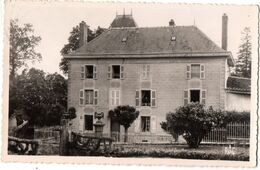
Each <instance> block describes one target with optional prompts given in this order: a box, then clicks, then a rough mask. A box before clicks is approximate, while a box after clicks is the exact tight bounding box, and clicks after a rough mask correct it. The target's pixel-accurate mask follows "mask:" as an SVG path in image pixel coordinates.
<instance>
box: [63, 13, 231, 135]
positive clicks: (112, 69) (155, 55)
mask: <svg viewBox="0 0 260 170" xmlns="http://www.w3.org/2000/svg"><path fill="white" fill-rule="evenodd" d="M227 21H228V17H227V15H225V14H224V15H223V16H222V48H220V47H219V46H218V45H216V44H215V43H214V42H213V41H212V40H210V39H209V37H207V36H206V35H205V34H204V33H203V32H202V31H201V30H200V29H199V28H197V27H196V26H194V25H193V26H177V25H175V23H174V21H173V20H170V22H169V25H168V24H167V25H168V26H162V27H138V26H137V25H136V22H135V21H134V19H133V17H132V15H117V16H116V18H115V19H114V21H113V22H112V24H111V26H110V28H109V29H108V30H107V31H105V32H104V33H102V34H101V35H100V36H98V37H97V38H95V39H94V40H92V41H90V42H87V25H86V23H85V22H81V24H80V35H81V37H80V44H81V47H80V48H79V49H78V50H76V51H74V52H72V53H70V54H69V55H66V56H65V57H66V58H67V59H69V75H68V106H69V107H71V106H73V107H75V108H76V110H77V118H76V119H74V120H73V125H72V126H73V129H74V130H75V131H78V132H82V133H93V132H94V127H93V123H94V122H95V119H94V113H95V112H104V114H105V116H104V120H103V121H104V122H105V126H104V133H107V134H110V133H111V132H118V133H124V131H123V128H122V127H120V126H119V124H118V123H117V122H113V121H112V120H111V119H110V118H109V116H108V111H109V110H110V109H113V108H114V107H116V106H117V105H132V106H135V107H136V108H137V109H138V110H139V111H140V115H139V117H138V119H137V120H135V122H134V123H133V124H132V125H131V127H130V128H129V133H135V134H140V135H149V134H153V135H156V134H163V133H165V132H164V131H163V130H162V128H161V126H160V123H161V122H162V121H165V117H166V113H168V112H169V111H174V110H175V109H176V108H177V107H179V106H181V105H185V104H187V103H189V102H200V103H203V104H205V105H206V107H208V106H212V107H213V108H215V109H225V107H226V103H225V101H226V81H227V78H228V76H229V67H230V66H233V65H234V60H233V58H232V55H231V53H230V52H229V51H227ZM220 29H221V28H220Z"/></svg>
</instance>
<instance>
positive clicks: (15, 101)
mask: <svg viewBox="0 0 260 170" xmlns="http://www.w3.org/2000/svg"><path fill="white" fill-rule="evenodd" d="M66 86H67V81H66V80H65V79H64V78H63V77H62V76H61V75H59V74H57V73H54V74H47V75H46V73H45V72H43V71H42V70H38V69H35V68H31V69H30V70H29V71H28V70H24V71H23V72H22V74H21V75H17V77H16V79H15V83H14V85H13V86H11V88H14V89H15V90H16V93H10V94H9V96H10V98H9V116H11V115H12V114H13V112H14V110H19V109H21V110H23V111H24V113H25V114H26V115H27V116H28V118H29V122H30V124H31V125H38V126H43V125H48V126H49V125H57V124H59V123H60V117H61V115H62V114H63V113H64V112H65V111H66V107H67V102H66V101H67V99H66V97H67V88H66ZM10 91H12V89H11V90H10Z"/></svg>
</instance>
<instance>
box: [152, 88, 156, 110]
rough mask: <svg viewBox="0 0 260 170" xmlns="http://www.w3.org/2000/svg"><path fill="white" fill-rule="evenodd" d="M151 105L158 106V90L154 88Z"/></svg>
mask: <svg viewBox="0 0 260 170" xmlns="http://www.w3.org/2000/svg"><path fill="white" fill-rule="evenodd" d="M151 99H152V100H151V102H152V103H151V106H152V107H155V106H156V91H155V90H152V97H151Z"/></svg>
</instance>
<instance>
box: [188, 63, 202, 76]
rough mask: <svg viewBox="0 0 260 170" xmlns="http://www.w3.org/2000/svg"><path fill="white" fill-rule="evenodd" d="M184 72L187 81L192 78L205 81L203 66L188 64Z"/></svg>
mask: <svg viewBox="0 0 260 170" xmlns="http://www.w3.org/2000/svg"><path fill="white" fill-rule="evenodd" d="M186 72H187V79H193V78H199V79H205V66H204V64H188V65H187V69H186Z"/></svg>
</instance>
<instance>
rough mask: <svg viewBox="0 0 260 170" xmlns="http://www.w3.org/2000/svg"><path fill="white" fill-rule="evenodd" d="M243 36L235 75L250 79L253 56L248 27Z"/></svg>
mask: <svg viewBox="0 0 260 170" xmlns="http://www.w3.org/2000/svg"><path fill="white" fill-rule="evenodd" d="M241 34H242V38H241V41H242V44H241V45H240V46H239V51H238V59H237V60H236V64H235V75H236V76H240V77H246V78H250V77H251V55H252V51H251V50H252V44H251V35H250V28H249V27H246V28H245V29H244V30H243V32H242V33H241Z"/></svg>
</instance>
